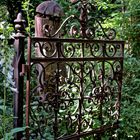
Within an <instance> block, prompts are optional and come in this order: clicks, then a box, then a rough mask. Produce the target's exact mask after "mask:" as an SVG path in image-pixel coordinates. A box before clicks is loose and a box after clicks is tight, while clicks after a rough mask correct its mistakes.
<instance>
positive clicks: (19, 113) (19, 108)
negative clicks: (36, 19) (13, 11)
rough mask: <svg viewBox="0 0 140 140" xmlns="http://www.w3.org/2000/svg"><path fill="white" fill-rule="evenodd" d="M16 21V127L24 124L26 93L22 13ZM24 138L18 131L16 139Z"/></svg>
mask: <svg viewBox="0 0 140 140" xmlns="http://www.w3.org/2000/svg"><path fill="white" fill-rule="evenodd" d="M14 22H15V29H16V31H17V32H16V35H15V36H14V37H15V42H14V47H15V56H14V62H13V63H14V64H13V65H14V80H15V83H16V91H17V92H14V128H16V127H22V126H23V94H24V88H23V87H24V77H23V76H22V75H21V73H22V64H24V63H25V59H24V39H25V36H24V23H25V21H24V20H23V18H22V14H21V13H19V14H18V15H17V19H16V20H15V21H14ZM21 138H22V132H18V133H17V134H16V135H15V139H17V140H19V139H21Z"/></svg>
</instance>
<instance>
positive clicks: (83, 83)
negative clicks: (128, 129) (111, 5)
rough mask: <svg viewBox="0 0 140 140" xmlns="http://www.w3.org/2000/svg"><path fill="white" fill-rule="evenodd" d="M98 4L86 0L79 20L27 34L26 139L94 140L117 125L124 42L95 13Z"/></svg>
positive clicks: (25, 68) (24, 66)
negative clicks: (43, 33)
mask: <svg viewBox="0 0 140 140" xmlns="http://www.w3.org/2000/svg"><path fill="white" fill-rule="evenodd" d="M94 8H95V7H94V5H92V4H91V3H89V2H87V1H82V0H81V1H80V7H79V9H80V11H81V12H80V18H78V17H77V16H76V15H72V16H70V17H68V18H67V19H66V20H65V21H64V22H63V23H62V24H61V26H60V28H59V29H58V30H57V31H56V32H55V33H53V34H48V35H46V37H29V38H28V50H27V52H28V54H27V56H28V60H27V64H25V65H23V67H22V73H24V72H25V71H26V73H27V82H26V126H29V129H27V131H26V139H29V137H30V139H33V140H36V139H39V140H40V139H41V140H80V139H81V140H82V139H87V140H92V139H94V138H95V139H100V138H101V135H102V134H105V133H106V132H107V131H112V132H113V130H115V129H116V128H118V125H119V116H120V99H121V86H122V71H123V53H124V42H123V41H116V40H114V39H115V31H114V30H113V29H109V30H105V29H103V27H102V26H101V23H100V21H99V20H98V19H95V18H93V17H91V15H90V11H92V10H93V9H94ZM88 15H90V16H88ZM44 30H45V31H46V32H48V31H49V30H47V29H44ZM46 34H47V33H46ZM58 34H59V35H58ZM57 35H58V36H57ZM36 49H38V51H39V52H40V54H41V55H40V56H37V55H36ZM50 71H51V72H50Z"/></svg>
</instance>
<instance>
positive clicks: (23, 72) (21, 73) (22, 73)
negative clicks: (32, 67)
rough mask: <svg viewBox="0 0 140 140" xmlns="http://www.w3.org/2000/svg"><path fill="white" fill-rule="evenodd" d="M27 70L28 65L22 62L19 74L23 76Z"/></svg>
mask: <svg viewBox="0 0 140 140" xmlns="http://www.w3.org/2000/svg"><path fill="white" fill-rule="evenodd" d="M27 72H28V65H26V64H22V71H21V72H20V76H24V75H25V74H26V73H27Z"/></svg>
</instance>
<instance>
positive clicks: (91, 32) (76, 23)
mask: <svg viewBox="0 0 140 140" xmlns="http://www.w3.org/2000/svg"><path fill="white" fill-rule="evenodd" d="M77 2H79V6H78V7H79V8H78V11H81V13H80V15H79V17H78V16H77V15H78V14H77V15H70V16H69V17H67V18H66V19H65V20H64V21H63V22H62V24H61V25H60V27H59V28H58V30H57V31H56V32H55V33H53V34H48V33H49V32H51V27H48V26H45V25H44V27H43V29H44V30H45V32H46V36H47V37H55V36H56V35H58V34H59V33H61V34H62V35H63V37H65V36H66V37H69V38H85V39H107V40H114V39H115V38H116V31H115V30H114V29H113V28H104V27H103V26H102V22H103V20H102V18H101V17H96V16H95V17H94V16H93V15H94V14H95V13H92V12H91V11H95V10H96V9H97V8H98V7H96V6H95V5H93V4H91V3H90V2H87V1H77ZM89 15H90V16H89Z"/></svg>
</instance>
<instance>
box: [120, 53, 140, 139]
mask: <svg viewBox="0 0 140 140" xmlns="http://www.w3.org/2000/svg"><path fill="white" fill-rule="evenodd" d="M139 64H140V59H136V58H135V57H131V56H130V57H129V56H128V57H127V58H126V59H125V61H124V80H123V81H124V82H123V92H122V106H121V128H120V130H119V138H120V139H124V140H126V139H130V138H131V139H135V140H138V139H139V138H140V119H139V118H140V108H139V107H140V67H138V66H139Z"/></svg>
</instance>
